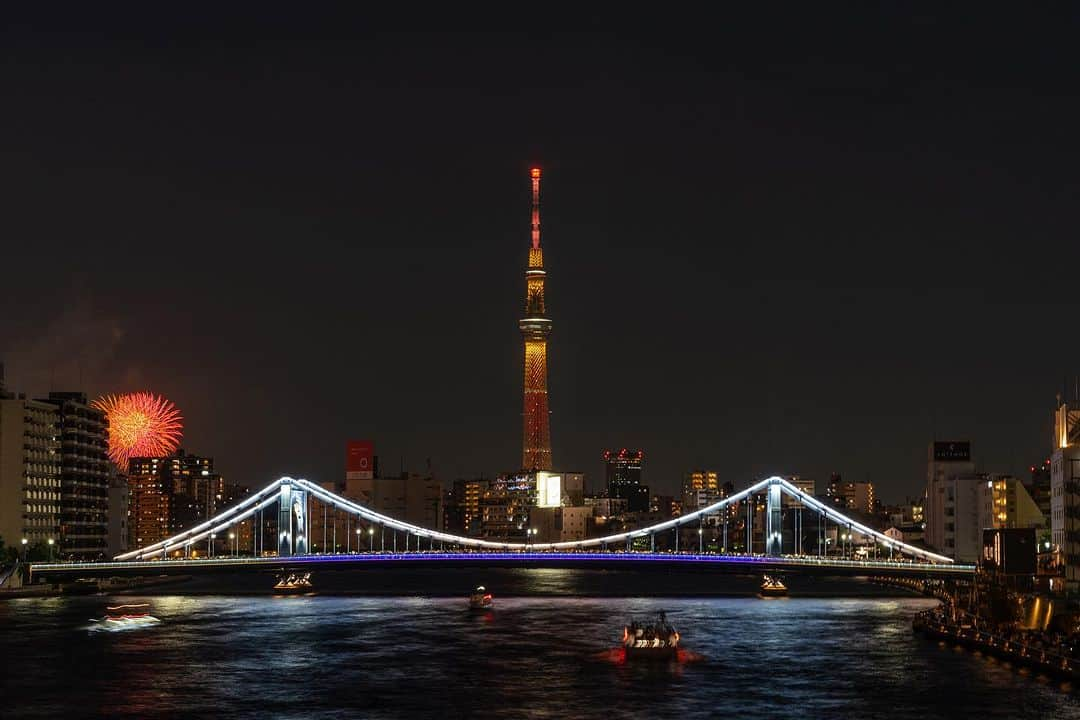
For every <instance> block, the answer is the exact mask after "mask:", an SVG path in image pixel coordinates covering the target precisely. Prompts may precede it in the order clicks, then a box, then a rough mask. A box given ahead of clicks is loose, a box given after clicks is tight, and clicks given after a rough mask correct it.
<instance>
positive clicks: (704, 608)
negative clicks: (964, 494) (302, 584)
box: [0, 570, 1080, 718]
mask: <svg viewBox="0 0 1080 720" xmlns="http://www.w3.org/2000/svg"><path fill="white" fill-rule="evenodd" d="M574 572H575V571H563V570H553V571H545V573H544V574H539V575H537V577H536V578H533V579H532V580H531V582H533V583H534V584H535V586H536V587H547V588H551V587H560V586H562V584H563V583H566V582H571V583H572V582H573V573H574ZM567 573H569V575H567ZM465 580H467V582H462V583H461V585H462V586H463V587H465V588H469V587H471V586H472V585H473V578H465ZM114 601H115V600H114V599H111V598H96V597H79V598H74V597H73V598H60V599H53V600H40V601H29V602H24V601H19V602H9V603H0V614H2V617H3V619H4V622H5V632H4V633H2V634H0V652H2V653H4V657H6V658H18V663H19V668H20V672H19V673H18V686H17V691H15V692H14V694H12V695H6V696H7V697H17V698H19V700H18V702H16V703H15V704H14V706H12V705H10V704H9V706H8V707H6V708H5V717H22V716H46V717H63V716H69V717H77V716H84V715H87V714H90V715H110V716H119V717H151V716H153V717H158V716H178V715H179V716H197V715H204V716H221V715H228V716H230V717H256V716H258V717H289V716H296V717H313V716H320V715H323V716H327V717H330V716H337V715H348V716H364V717H403V716H408V717H413V718H416V717H432V716H439V717H447V718H450V717H473V716H478V715H483V716H485V717H493V718H499V717H595V718H621V717H625V718H631V717H633V718H637V717H643V716H649V717H671V718H676V717H678V718H686V717H699V716H700V717H705V716H743V715H747V716H749V715H752V716H756V717H799V718H807V717H824V716H851V717H888V718H895V717H896V716H897V713H898V712H902V714H903V715H905V716H912V717H928V718H929V717H949V716H955V715H957V714H961V713H962V714H968V715H972V716H976V715H978V716H981V717H988V718H992V717H1021V716H1025V715H1026V716H1031V717H1040V716H1042V717H1055V718H1069V717H1080V710H1078V705H1080V703H1077V702H1076V699H1075V698H1074V697H1073V696H1072V695H1070V693H1071V692H1072V690H1071V688H1070V687H1065V688H1063V687H1062V686H1061V685H1060V684H1054V683H1048V682H1045V681H1040V680H1039V679H1038V678H1032V677H1030V676H1025V675H1023V674H1021V673H1018V672H1016V671H1015V670H1012V669H1011V668H1009V667H1007V666H1006V665H1005V664H1003V663H999V662H996V661H994V660H992V659H990V658H982V657H977V656H975V655H973V654H971V653H968V652H965V651H962V650H955V649H953V648H952V647H948V646H944V645H942V646H938V645H934V644H930V643H926V642H924V641H922V640H920V639H919V638H917V637H916V636H914V635H913V634H912V633H911V630H910V618H911V616H912V615H913V614H914V613H915V612H916V611H918V610H920V609H922V608H925V607H928V606H929V605H930V604H932V603H931V601H927V600H923V599H903V600H897V599H874V598H863V599H845V600H835V599H800V598H797V597H794V598H789V599H787V600H785V601H783V602H770V601H765V600H761V599H757V598H753V597H746V598H646V597H629V598H613V597H587V598H582V597H573V598H561V597H507V596H503V595H500V596H499V597H498V604H497V606H496V607H495V608H494V609H493V610H490V611H487V612H482V613H471V612H469V611H468V608H467V601H466V598H465V595H464V594H461V595H457V596H452V597H325V596H312V597H304V596H298V597H285V598H276V597H269V596H263V597H227V596H210V597H157V598H152V599H147V601H149V602H151V603H152V604H153V608H154V614H155V615H156V616H158V617H159V618H161V620H162V622H161V624H160V625H158V626H156V627H152V628H146V629H145V630H140V631H139V632H132V633H117V634H112V633H96V634H91V633H87V632H86V629H85V628H86V624H87V618H89V617H94V616H95V615H96V614H99V613H101V612H102V609H103V608H104V606H105V604H106V603H111V602H114ZM135 601H136V600H133V599H130V598H129V599H127V600H126V602H135ZM658 610H665V611H666V612H667V613H668V618H669V619H670V620H671V622H672V623H673V624H674V625H675V626H676V627H677V628H678V629H679V631H680V633H681V634H682V642H681V643H680V644H681V648H682V650H683V651H684V653H685V654H683V655H681V656H680V658H679V660H678V661H675V662H663V663H644V664H641V663H634V662H627V660H626V658H625V655H620V652H619V651H620V650H621V648H620V647H619V641H620V638H621V633H622V627H623V624H624V622H625V621H626V619H627V618H628V617H629V616H633V615H644V614H652V613H655V612H657V611H658ZM27 648H33V651H32V652H28V651H27ZM6 675H7V677H6V678H5V680H4V682H5V683H8V682H11V679H12V678H13V677H14V676H13V675H12V674H11V673H7V674H6ZM5 689H6V690H9V691H12V690H14V688H13V687H12V686H11V685H7V686H5ZM31 700H32V703H31Z"/></svg>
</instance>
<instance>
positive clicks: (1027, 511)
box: [979, 473, 1047, 530]
mask: <svg viewBox="0 0 1080 720" xmlns="http://www.w3.org/2000/svg"><path fill="white" fill-rule="evenodd" d="M980 488H981V491H982V500H981V501H980V502H981V505H982V515H981V516H980V520H979V525H980V527H981V529H983V530H987V529H989V528H1041V527H1044V526H1045V525H1046V523H1047V518H1045V517H1044V516H1043V514H1042V513H1041V512H1039V507H1038V506H1037V505H1036V504H1035V501H1034V500H1032V499H1031V496H1030V495H1028V492H1027V490H1026V489H1025V488H1024V484H1023V483H1021V482H1020V481H1019V480H1018V479H1017V478H1015V477H1013V476H1012V475H1002V474H999V473H991V474H990V475H989V477H988V478H987V481H986V483H985V484H983V485H980Z"/></svg>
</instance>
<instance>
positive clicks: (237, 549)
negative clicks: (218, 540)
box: [229, 532, 240, 557]
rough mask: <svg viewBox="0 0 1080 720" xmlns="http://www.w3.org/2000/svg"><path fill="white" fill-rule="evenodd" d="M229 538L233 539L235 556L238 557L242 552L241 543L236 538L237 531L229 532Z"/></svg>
mask: <svg viewBox="0 0 1080 720" xmlns="http://www.w3.org/2000/svg"><path fill="white" fill-rule="evenodd" d="M229 539H230V540H232V541H233V557H236V556H237V555H239V554H240V543H239V541H237V539H236V533H234V532H231V533H229Z"/></svg>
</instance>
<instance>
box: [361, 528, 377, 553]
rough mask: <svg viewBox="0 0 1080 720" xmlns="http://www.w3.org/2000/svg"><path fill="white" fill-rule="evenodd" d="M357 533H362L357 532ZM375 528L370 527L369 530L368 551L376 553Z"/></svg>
mask: <svg viewBox="0 0 1080 720" xmlns="http://www.w3.org/2000/svg"><path fill="white" fill-rule="evenodd" d="M356 532H360V531H359V530H357V531H356ZM374 546H375V528H373V527H371V526H370V525H368V529H367V549H368V552H374V550H375V547H374Z"/></svg>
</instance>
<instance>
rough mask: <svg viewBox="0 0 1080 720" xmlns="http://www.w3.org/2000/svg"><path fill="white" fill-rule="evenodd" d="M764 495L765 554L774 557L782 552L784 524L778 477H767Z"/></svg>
mask: <svg viewBox="0 0 1080 720" xmlns="http://www.w3.org/2000/svg"><path fill="white" fill-rule="evenodd" d="M765 497H766V500H765V554H766V555H771V556H773V557H776V556H779V555H782V554H783V552H784V525H783V518H782V516H781V514H780V510H781V508H782V506H783V500H782V497H781V495H780V478H777V477H773V478H770V479H769V485H768V489H767V492H766V496H765Z"/></svg>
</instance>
